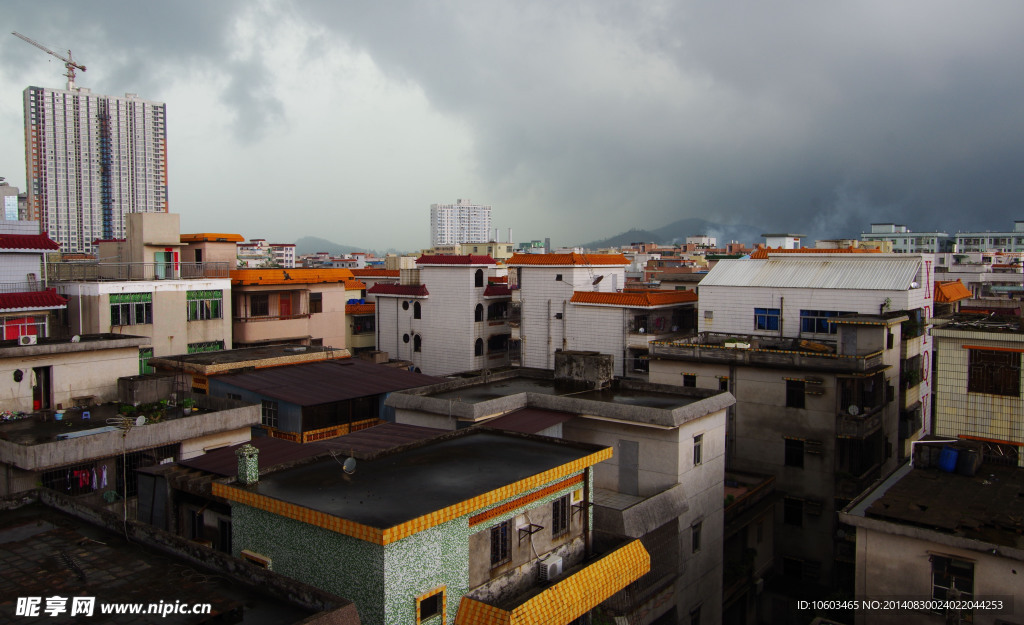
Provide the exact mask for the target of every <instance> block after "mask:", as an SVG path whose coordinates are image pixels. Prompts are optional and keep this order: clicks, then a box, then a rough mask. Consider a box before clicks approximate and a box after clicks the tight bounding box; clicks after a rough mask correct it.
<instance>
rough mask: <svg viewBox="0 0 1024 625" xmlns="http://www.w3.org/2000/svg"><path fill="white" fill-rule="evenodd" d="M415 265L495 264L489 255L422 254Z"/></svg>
mask: <svg viewBox="0 0 1024 625" xmlns="http://www.w3.org/2000/svg"><path fill="white" fill-rule="evenodd" d="M416 264H417V265H494V264H497V261H495V260H494V259H493V258H491V257H490V256H488V255H486V254H484V255H482V256H479V255H476V254H459V255H455V254H452V255H446V254H424V255H423V256H420V257H419V258H417V259H416Z"/></svg>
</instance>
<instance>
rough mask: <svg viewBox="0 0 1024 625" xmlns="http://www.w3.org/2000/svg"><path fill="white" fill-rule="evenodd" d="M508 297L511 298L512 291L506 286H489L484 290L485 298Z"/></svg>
mask: <svg viewBox="0 0 1024 625" xmlns="http://www.w3.org/2000/svg"><path fill="white" fill-rule="evenodd" d="M506 295H507V296H511V295H512V289H510V288H508V286H507V285H504V284H488V285H487V288H486V289H484V297H501V296H506Z"/></svg>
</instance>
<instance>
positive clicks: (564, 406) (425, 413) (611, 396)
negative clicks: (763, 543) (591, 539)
mask: <svg viewBox="0 0 1024 625" xmlns="http://www.w3.org/2000/svg"><path fill="white" fill-rule="evenodd" d="M557 362H558V367H557V369H556V372H557V374H558V376H557V377H558V378H567V377H568V375H567V374H568V373H570V372H573V371H575V372H577V373H578V374H579V375H578V378H577V379H591V380H592V379H593V378H592V376H593V375H594V374H595V373H597V374H599V377H600V374H602V373H603V376H604V378H603V379H604V380H605V382H604V388H602V389H601V390H593V389H594V385H593V382H584V383H583V384H582V385H581V384H575V385H574V384H572V383H570V382H568V381H567V380H566V379H556V375H553V374H552V372H549V371H538V370H525V369H524V370H517V371H512V372H506V373H498V374H491V375H489V376H487V377H486V378H476V379H469V380H458V381H449V382H446V383H442V384H439V385H435V386H430V387H425V388H421V389H417V390H414V391H409V392H403V393H395V394H393V395H392V396H391V397H390V398H389V399H388V402H387V403H388V404H389V405H391V406H393V407H394V408H395V419H396V421H397V422H399V423H410V424H415V425H421V426H427V427H434V428H441V429H456V428H463V427H466V426H469V425H473V424H483V425H484V426H485V427H493V428H499V429H503V430H511V431H520V432H531V433H543V434H546V435H549V436H555V437H558V438H561V439H563V440H566V441H578V442H581V443H588V444H596V445H601V446H607V447H612V448H614V449H615V455H614V456H613V457H612V458H611V459H609V460H606V461H605V462H602V463H601V464H599V465H597V466H596V467H595V468H594V488H595V491H594V504H595V505H594V508H593V511H594V529H595V532H596V536H601V535H602V534H606V535H610V536H615V535H620V534H625V535H627V536H630V537H633V538H637V539H640V540H641V541H642V542H643V544H644V545H645V547H646V548H647V551H648V552H650V553H651V556H652V557H651V572H650V573H648V574H647V575H645V576H644V577H643V578H641V579H639V580H637V581H636V582H635V583H633V584H631V585H630V586H629V588H627V589H626V590H625V591H624V592H622V593H619V594H617V595H616V596H615V597H612V598H611V599H610V600H609V601H608V602H606V603H605V608H606V609H607V610H608V611H609V612H610V613H611V614H613V615H615V616H617V617H623V618H629V619H634V621H635V622H637V623H641V624H647V623H652V622H655V621H657V620H658V619H664V621H658V622H676V621H679V620H682V619H686V618H693V619H696V620H695V621H694V622H704V623H715V622H719V621H720V620H721V609H722V601H721V597H722V586H721V583H722V506H723V486H722V484H723V479H724V470H725V458H724V446H725V410H726V408H727V407H728V406H730V405H731V404H732V403H733V401H734V400H733V398H732V396H731V395H729V394H728V393H720V392H717V391H709V390H704V389H677V388H672V387H667V386H663V385H661V386H659V385H648V384H645V383H642V382H629V381H618V382H616V383H615V384H610V380H611V369H612V365H611V357H610V356H600V355H597V354H593V353H591V354H578V353H572V352H562V353H560V354H558V361H557ZM599 386H600V384H599Z"/></svg>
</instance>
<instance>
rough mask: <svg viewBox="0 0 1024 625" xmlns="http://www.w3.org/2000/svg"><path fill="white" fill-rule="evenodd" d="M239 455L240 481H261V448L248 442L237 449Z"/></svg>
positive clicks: (241, 482) (243, 482)
mask: <svg viewBox="0 0 1024 625" xmlns="http://www.w3.org/2000/svg"><path fill="white" fill-rule="evenodd" d="M235 455H236V456H238V483H239V484H245V485H249V484H256V483H257V482H259V481H260V450H258V449H256V448H255V447H253V446H252V445H250V444H249V443H246V444H244V445H242V446H241V447H239V448H238V449H236V450H235Z"/></svg>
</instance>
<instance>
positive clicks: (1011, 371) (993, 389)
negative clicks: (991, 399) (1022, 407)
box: [967, 349, 1021, 397]
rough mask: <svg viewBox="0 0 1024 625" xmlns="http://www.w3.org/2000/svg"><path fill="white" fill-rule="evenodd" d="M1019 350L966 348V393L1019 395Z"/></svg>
mask: <svg viewBox="0 0 1024 625" xmlns="http://www.w3.org/2000/svg"><path fill="white" fill-rule="evenodd" d="M1020 361H1021V356H1020V352H1004V351H996V350H989V349H971V350H968V361H967V368H968V377H967V392H968V393H988V394H989V395H1005V396H1008V397H1020Z"/></svg>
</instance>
